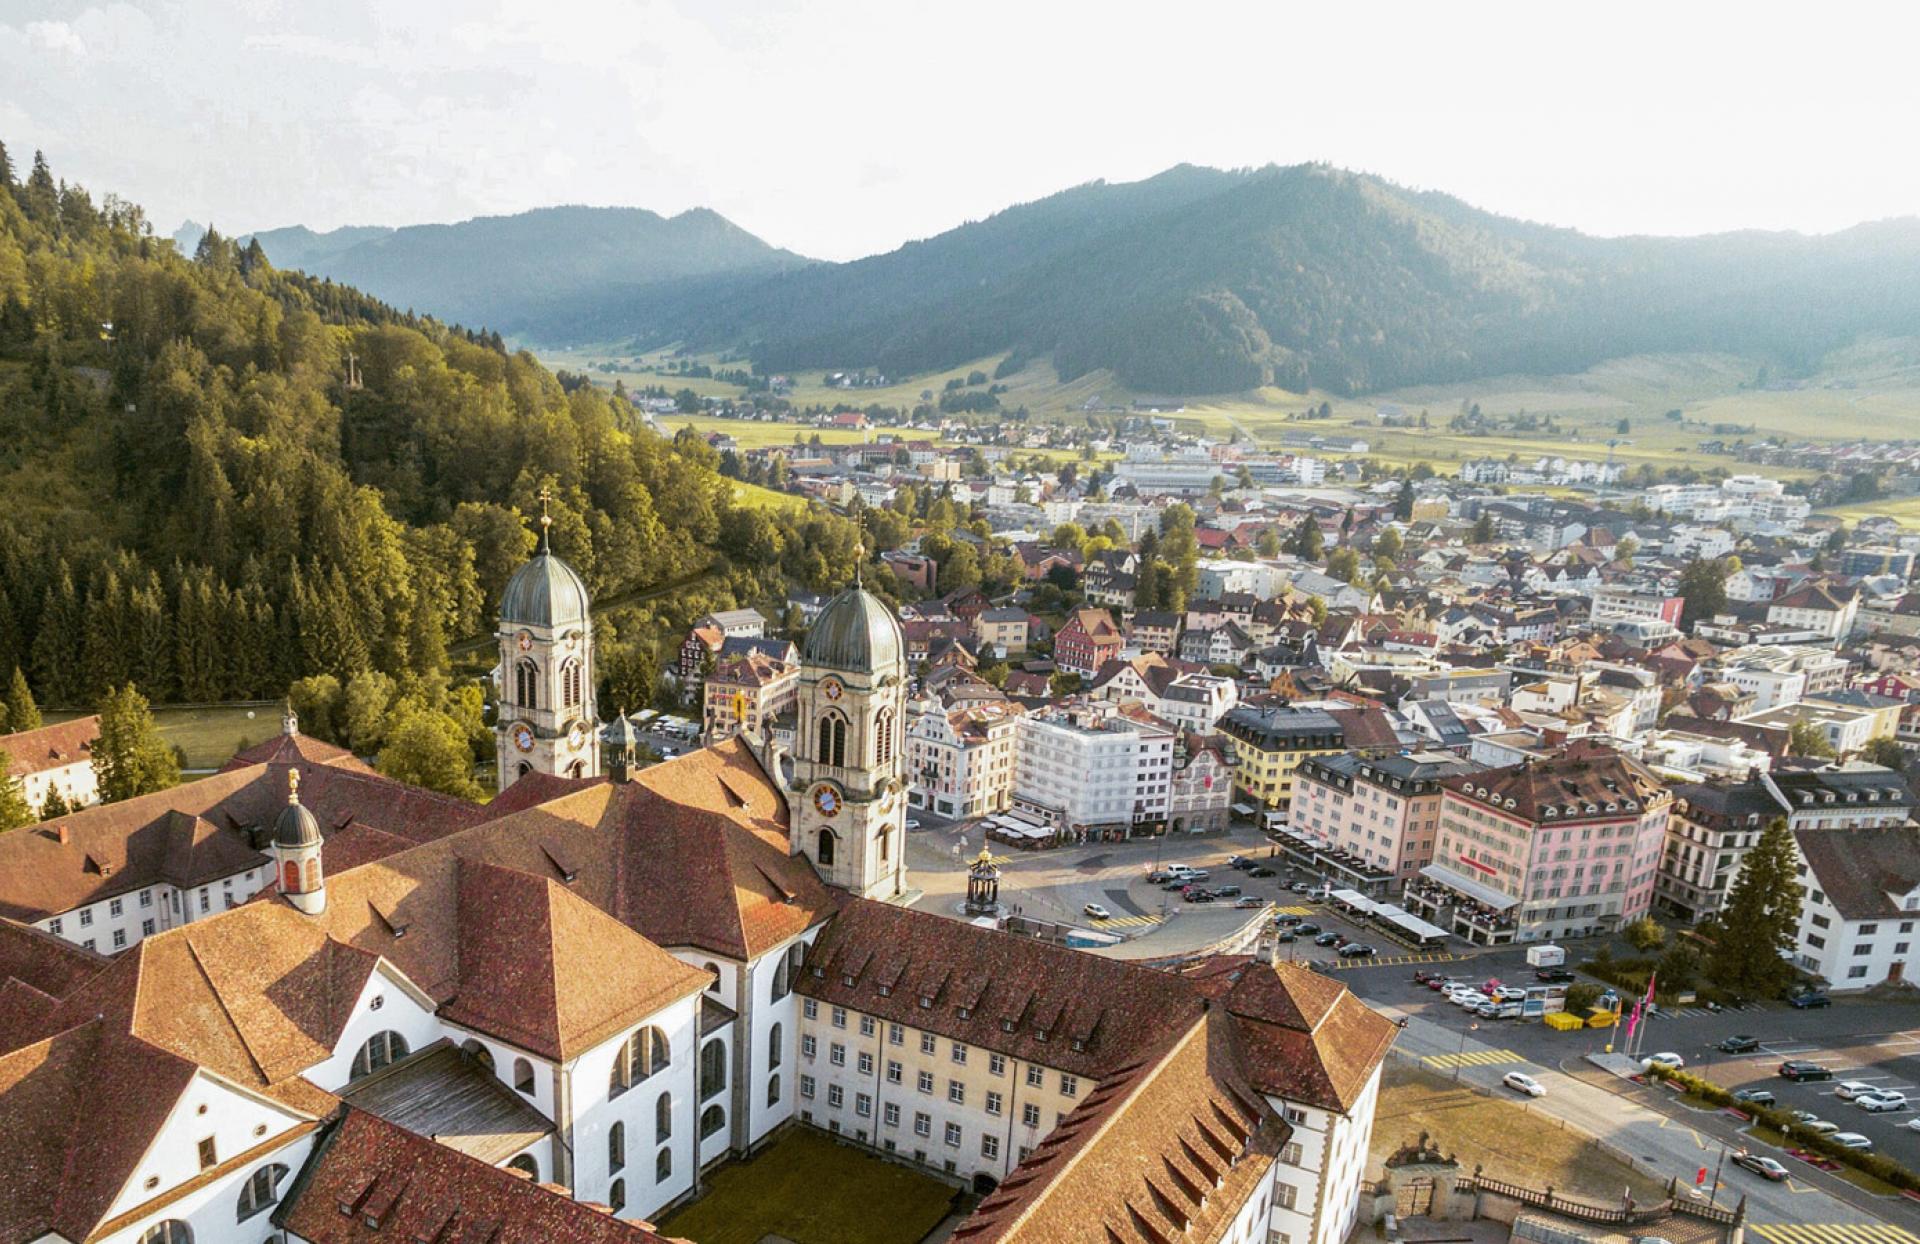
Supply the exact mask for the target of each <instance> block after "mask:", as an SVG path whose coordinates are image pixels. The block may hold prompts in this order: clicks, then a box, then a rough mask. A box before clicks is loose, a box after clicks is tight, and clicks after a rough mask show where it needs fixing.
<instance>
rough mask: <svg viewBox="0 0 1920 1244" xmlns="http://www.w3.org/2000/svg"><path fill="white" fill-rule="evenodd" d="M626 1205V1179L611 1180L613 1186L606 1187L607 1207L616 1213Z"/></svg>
mask: <svg viewBox="0 0 1920 1244" xmlns="http://www.w3.org/2000/svg"><path fill="white" fill-rule="evenodd" d="M626 1207H627V1181H626V1180H624V1179H616V1180H614V1181H613V1186H612V1187H610V1188H608V1189H607V1208H609V1209H611V1210H612V1211H613V1212H614V1213H616V1214H617V1213H619V1212H620V1211H621V1210H623V1209H625V1208H626Z"/></svg>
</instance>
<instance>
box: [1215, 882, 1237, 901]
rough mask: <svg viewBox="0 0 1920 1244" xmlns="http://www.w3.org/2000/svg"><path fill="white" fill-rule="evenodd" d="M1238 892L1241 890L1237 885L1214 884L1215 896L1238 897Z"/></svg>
mask: <svg viewBox="0 0 1920 1244" xmlns="http://www.w3.org/2000/svg"><path fill="white" fill-rule="evenodd" d="M1240 894H1241V890H1240V887H1239V886H1237V885H1223V886H1216V887H1214V891H1213V896H1214V897H1215V898H1239V897H1240Z"/></svg>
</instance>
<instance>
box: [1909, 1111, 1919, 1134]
mask: <svg viewBox="0 0 1920 1244" xmlns="http://www.w3.org/2000/svg"><path fill="white" fill-rule="evenodd" d="M1907 1130H1908V1131H1909V1132H1920V1114H1916V1115H1914V1116H1913V1117H1912V1118H1911V1119H1908V1120H1907Z"/></svg>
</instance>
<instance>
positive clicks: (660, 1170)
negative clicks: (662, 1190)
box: [653, 1145, 673, 1184]
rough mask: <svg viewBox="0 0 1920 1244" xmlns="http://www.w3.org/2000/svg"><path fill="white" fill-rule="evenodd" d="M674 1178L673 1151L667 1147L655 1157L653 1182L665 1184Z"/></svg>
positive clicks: (661, 1148) (661, 1149) (662, 1147)
mask: <svg viewBox="0 0 1920 1244" xmlns="http://www.w3.org/2000/svg"><path fill="white" fill-rule="evenodd" d="M672 1178H673V1150H672V1149H670V1148H668V1147H667V1146H666V1145H662V1146H660V1152H659V1153H656V1154H654V1155H653V1182H655V1183H657V1184H663V1183H665V1182H667V1181H668V1180H669V1179H672Z"/></svg>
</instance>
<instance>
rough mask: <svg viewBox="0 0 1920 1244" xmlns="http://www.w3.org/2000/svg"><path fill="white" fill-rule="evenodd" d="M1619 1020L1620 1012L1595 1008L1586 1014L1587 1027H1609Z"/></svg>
mask: <svg viewBox="0 0 1920 1244" xmlns="http://www.w3.org/2000/svg"><path fill="white" fill-rule="evenodd" d="M1619 1022H1620V1012H1618V1011H1601V1010H1595V1011H1592V1012H1591V1013H1589V1014H1588V1015H1587V1027H1589V1028H1611V1027H1613V1026H1614V1025H1615V1024H1617V1023H1619Z"/></svg>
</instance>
